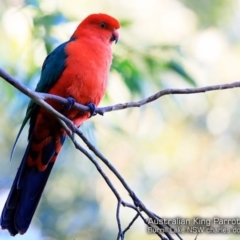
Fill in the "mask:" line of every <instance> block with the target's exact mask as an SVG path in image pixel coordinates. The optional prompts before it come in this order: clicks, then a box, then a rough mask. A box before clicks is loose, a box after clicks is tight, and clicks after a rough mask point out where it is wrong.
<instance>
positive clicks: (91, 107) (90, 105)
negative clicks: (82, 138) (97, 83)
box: [87, 103, 97, 118]
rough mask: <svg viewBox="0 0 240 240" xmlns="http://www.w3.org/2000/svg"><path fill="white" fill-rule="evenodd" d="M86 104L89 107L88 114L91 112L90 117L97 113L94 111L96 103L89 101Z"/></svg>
mask: <svg viewBox="0 0 240 240" xmlns="http://www.w3.org/2000/svg"><path fill="white" fill-rule="evenodd" d="M87 106H88V107H89V109H90V114H91V115H90V117H92V116H95V115H97V113H96V105H95V104H94V103H89V104H87ZM90 117H89V118H90Z"/></svg>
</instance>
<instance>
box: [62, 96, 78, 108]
mask: <svg viewBox="0 0 240 240" xmlns="http://www.w3.org/2000/svg"><path fill="white" fill-rule="evenodd" d="M67 100H68V103H67V104H66V105H65V106H64V108H65V110H67V111H68V110H70V109H71V108H72V107H73V105H74V103H75V102H76V101H75V99H74V98H73V97H67Z"/></svg>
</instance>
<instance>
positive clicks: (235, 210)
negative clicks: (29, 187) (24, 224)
mask: <svg viewBox="0 0 240 240" xmlns="http://www.w3.org/2000/svg"><path fill="white" fill-rule="evenodd" d="M98 12H104V13H108V14H110V15H112V16H114V17H116V18H117V19H119V20H120V22H121V25H122V29H121V35H120V41H119V43H118V44H117V45H115V46H114V61H113V66H112V70H111V74H110V78H109V84H108V92H107V94H106V97H105V98H104V100H103V101H102V103H101V106H106V105H112V104H117V103H123V102H128V101H136V100H140V99H142V98H144V97H147V96H150V95H151V94H154V93H155V92H157V91H159V90H162V89H164V88H189V87H195V86H207V85H213V84H223V83H230V82H233V81H237V80H239V79H240V67H239V66H240V0H211V1H208V0H203V1H199V0H148V1H142V0H141V1H139V0H131V1H110V0H102V1H96V0H88V1H83V0H52V1H48V0H18V1H17V0H1V1H0V36H1V37H0V67H1V68H4V69H5V70H6V71H7V72H9V73H10V74H12V75H13V76H15V77H16V78H17V79H19V80H20V81H21V82H22V83H24V84H26V85H27V86H28V87H30V88H31V89H34V88H35V86H36V84H37V82H38V79H39V75H40V69H41V65H42V63H43V61H44V59H45V57H46V55H47V54H48V53H49V52H50V51H51V50H53V49H54V48H55V47H57V46H58V45H59V44H60V43H62V42H64V41H66V40H68V39H69V37H70V36H71V35H72V33H73V31H74V29H75V28H76V26H77V25H78V23H79V22H80V21H81V20H82V19H83V18H85V17H86V16H87V15H88V14H91V13H98ZM0 96H1V100H0V112H1V118H0V152H1V157H0V210H1V209H2V207H3V205H4V203H5V200H6V198H7V195H8V192H9V189H10V187H11V185H12V181H13V178H14V176H15V173H16V170H17V167H18V166H19V163H20V160H21V158H22V155H23V153H24V150H25V148H26V145H27V128H26V129H25V131H24V133H23V134H22V136H21V138H20V141H19V144H18V145H17V148H16V152H15V155H14V159H13V161H12V162H9V157H10V152H11V149H12V146H13V143H14V140H15V137H16V135H17V132H18V130H19V127H20V125H21V121H22V120H23V118H24V115H25V111H26V107H27V104H28V101H29V99H28V98H27V97H26V96H24V95H23V94H21V93H20V92H19V91H18V90H16V89H14V88H13V87H12V86H10V85H9V84H8V83H6V82H5V81H4V80H2V79H1V80H0ZM239 96H240V94H239V89H230V90H224V91H215V92H209V93H204V94H194V95H175V96H174V95H171V96H165V97H163V98H161V99H159V100H157V101H155V102H153V103H150V104H148V105H146V106H144V107H142V108H140V109H127V110H122V111H116V112H111V113H107V114H105V116H104V117H102V116H96V117H94V118H92V119H91V120H90V121H89V122H88V123H86V124H84V126H83V127H82V129H83V130H84V132H85V134H86V136H87V137H88V138H89V139H90V140H91V142H92V143H94V144H95V145H96V146H97V147H98V149H99V150H100V151H101V152H102V153H103V154H104V155H105V156H106V157H107V158H108V159H109V160H110V161H111V163H112V164H113V165H114V166H115V167H116V168H117V169H118V171H119V172H120V173H121V174H122V176H123V177H124V178H125V180H126V181H127V182H128V183H129V185H130V187H131V188H132V189H133V190H134V191H135V192H136V194H137V195H138V196H139V197H140V199H141V200H142V201H143V202H144V203H145V205H146V206H147V207H149V208H150V209H151V210H152V211H154V212H155V213H157V214H158V215H160V216H161V217H168V218H170V217H182V218H192V217H194V216H201V217H202V218H210V217H214V216H220V217H229V218H231V217H237V216H240V150H239V142H240V123H239V119H240V110H239V109H238V108H239V105H240V97H239ZM104 169H105V171H106V172H107V173H108V174H109V176H110V177H111V179H112V181H113V183H114V184H115V186H116V187H117V188H118V190H119V192H120V193H121V194H122V196H123V197H124V199H125V200H129V201H130V199H129V197H128V195H127V193H126V192H125V191H124V189H123V188H122V187H121V185H120V184H119V182H118V181H117V180H116V179H115V178H114V177H113V175H112V174H111V173H110V172H109V171H108V170H107V169H106V168H104ZM116 204H117V202H116V199H115V197H114V195H113V194H112V192H111V191H110V190H109V188H108V187H107V185H106V184H105V182H104V180H103V179H102V178H101V176H100V175H99V173H98V172H97V171H96V169H95V168H94V166H93V165H92V164H91V162H90V161H89V160H88V159H87V158H85V157H84V156H83V155H82V154H81V153H79V152H78V151H77V150H76V149H75V148H74V146H73V144H72V143H71V141H70V140H67V141H66V143H65V145H64V148H63V151H62V152H61V154H60V156H59V159H58V161H57V163H56V165H55V167H54V170H53V172H52V174H51V177H50V179H49V181H48V184H47V186H46V188H45V191H44V194H43V196H42V200H41V202H40V205H39V207H38V209H37V212H36V214H35V216H34V219H33V222H32V224H31V226H30V228H29V230H28V232H27V233H26V234H25V235H23V236H17V237H15V239H16V240H17V239H26V240H32V239H35V240H73V239H75V240H82V239H99V240H106V239H116V236H117V231H118V229H117V223H116V220H115V212H116ZM133 216H134V212H133V211H132V210H130V209H124V208H121V219H122V224H123V226H127V224H128V223H129V221H131V219H132V217H133ZM182 237H183V238H184V239H187V240H190V239H194V238H195V235H193V234H192V235H191V234H184V235H182ZM3 239H4V240H5V239H6V240H8V239H12V238H11V237H10V236H9V234H8V232H7V231H0V240H3ZM126 239H128V240H134V239H139V240H140V239H147V240H148V239H149V240H155V239H158V238H157V236H155V235H150V234H147V232H146V226H145V225H144V223H143V222H142V220H140V219H139V220H137V221H136V223H135V224H134V226H133V227H132V228H131V230H130V231H129V232H128V233H127V237H126ZM197 239H198V240H201V239H220V240H234V239H239V236H238V235H233V234H225V235H213V234H210V235H206V234H203V235H199V236H198V238H197Z"/></svg>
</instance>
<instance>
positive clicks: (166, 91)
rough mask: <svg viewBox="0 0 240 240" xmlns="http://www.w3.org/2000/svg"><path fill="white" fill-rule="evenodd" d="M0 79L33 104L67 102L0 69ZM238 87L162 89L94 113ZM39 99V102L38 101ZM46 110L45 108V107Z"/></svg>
mask: <svg viewBox="0 0 240 240" xmlns="http://www.w3.org/2000/svg"><path fill="white" fill-rule="evenodd" d="M0 77H2V78H3V79H4V80H6V81H7V82H9V83H10V84H11V85H13V86H14V87H16V88H17V89H18V90H19V91H21V92H22V93H24V94H25V95H27V96H28V97H30V98H31V99H32V100H33V101H34V102H36V103H37V104H39V105H40V106H42V103H41V100H47V99H51V100H55V101H57V102H60V103H63V104H67V103H68V100H67V99H65V98H63V97H60V96H56V95H52V94H48V93H36V92H34V91H32V90H30V89H29V88H27V87H26V86H24V85H23V84H21V83H20V82H19V81H18V80H17V79H15V78H14V77H12V76H11V75H9V74H8V73H7V72H5V71H4V70H3V69H1V68H0ZM239 87H240V81H237V82H233V83H226V84H219V85H211V86H206V87H199V88H186V89H174V88H169V89H164V90H161V91H159V92H157V93H156V94H153V95H151V96H150V97H147V98H145V99H142V100H140V101H136V102H127V103H120V104H116V105H112V106H107V107H98V108H96V112H97V113H98V114H100V115H103V114H104V113H106V112H111V111H117V110H123V109H126V108H133V107H141V106H143V105H146V104H148V103H150V102H153V101H155V100H157V99H159V98H161V97H163V96H165V95H171V94H195V93H205V92H210V91H215V90H225V89H232V88H239ZM40 99H41V100H40ZM73 107H74V108H76V109H78V110H80V111H86V112H87V111H90V109H89V107H88V106H85V105H82V104H79V103H74V106H73ZM45 108H46V106H45Z"/></svg>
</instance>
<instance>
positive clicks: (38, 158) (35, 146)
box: [0, 13, 120, 236]
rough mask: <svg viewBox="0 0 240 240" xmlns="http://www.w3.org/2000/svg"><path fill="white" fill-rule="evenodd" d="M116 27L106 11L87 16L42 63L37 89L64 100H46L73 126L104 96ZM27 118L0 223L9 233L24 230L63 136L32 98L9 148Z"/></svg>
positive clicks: (57, 123)
mask: <svg viewBox="0 0 240 240" xmlns="http://www.w3.org/2000/svg"><path fill="white" fill-rule="evenodd" d="M119 28H120V25H119V22H118V21H117V20H116V19H115V18H113V17H111V16H109V15H106V14H101V13H100V14H92V15H89V16H88V17H87V18H85V19H84V20H83V21H82V22H81V23H80V24H79V26H78V27H77V29H76V30H75V32H74V33H73V35H72V37H71V38H70V39H69V41H67V42H65V43H63V44H61V45H60V46H58V47H57V48H56V49H55V50H54V51H52V52H51V53H50V54H49V55H48V56H47V58H46V59H45V61H44V63H43V66H42V72H41V77H40V81H39V83H38V85H37V87H36V91H37V92H45V93H50V94H55V95H58V96H61V97H65V98H67V99H68V100H69V104H68V106H63V105H62V104H60V103H58V102H56V101H54V100H47V102H48V103H49V104H50V105H51V106H52V107H54V108H55V109H56V110H58V111H59V112H61V113H62V114H64V115H65V116H66V117H68V118H69V119H71V120H72V121H73V123H74V124H75V125H76V126H80V125H81V124H82V123H83V122H84V121H86V120H87V119H88V118H89V117H90V116H91V115H93V114H94V109H95V106H96V105H98V104H99V102H100V101H101V99H102V98H103V96H104V93H105V90H106V85H107V79H108V73H109V69H110V66H111V63H112V50H111V47H112V44H113V43H114V42H115V43H116V42H117V41H118V37H119V32H118V29H119ZM75 101H76V102H78V103H81V104H84V105H88V106H89V108H90V109H91V111H90V112H85V113H84V112H79V111H78V110H76V109H74V108H72V106H73V104H74V102H75ZM28 120H30V128H29V135H28V146H27V148H26V151H25V154H24V156H23V159H22V162H21V164H20V167H19V168H18V171H17V174H16V177H15V180H14V182H13V185H12V188H11V190H10V193H9V196H8V198H7V201H6V203H5V206H4V208H3V211H2V215H1V222H0V224H1V227H2V228H3V229H8V231H9V232H10V234H11V235H13V236H14V235H16V234H18V233H19V234H24V233H25V232H26V231H27V229H28V227H29V225H30V222H31V220H32V217H33V215H34V212H35V210H36V208H37V205H38V202H39V200H40V198H41V195H42V192H43V189H44V187H45V185H46V182H47V180H48V177H49V175H50V173H51V170H52V167H53V165H54V163H55V161H56V159H57V156H58V154H59V152H60V150H61V148H62V145H63V143H64V140H65V138H66V131H65V130H64V129H63V127H62V126H61V125H60V123H59V122H58V120H57V119H56V118H55V117H53V116H52V115H51V114H50V113H49V112H47V111H46V110H45V109H43V108H41V107H39V106H38V105H37V104H35V103H34V102H33V101H31V102H30V103H29V106H28V109H27V113H26V117H25V119H24V121H23V124H22V126H21V128H20V131H19V134H18V136H17V139H16V141H15V144H14V147H13V150H14V148H15V146H16V142H17V140H18V138H19V136H20V133H21V131H22V129H23V127H24V126H25V124H26V122H27V121H28Z"/></svg>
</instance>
